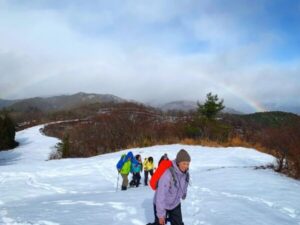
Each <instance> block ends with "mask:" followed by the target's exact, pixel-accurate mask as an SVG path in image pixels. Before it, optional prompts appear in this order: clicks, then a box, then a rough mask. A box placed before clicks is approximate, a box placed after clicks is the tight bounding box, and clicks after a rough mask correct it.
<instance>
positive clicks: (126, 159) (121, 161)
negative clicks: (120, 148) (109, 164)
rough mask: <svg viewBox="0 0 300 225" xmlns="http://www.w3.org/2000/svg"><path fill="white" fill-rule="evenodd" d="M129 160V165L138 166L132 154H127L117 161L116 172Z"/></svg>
mask: <svg viewBox="0 0 300 225" xmlns="http://www.w3.org/2000/svg"><path fill="white" fill-rule="evenodd" d="M129 158H131V163H133V164H135V165H136V164H138V163H139V162H138V161H137V160H136V158H135V157H134V156H133V154H132V152H128V153H127V155H126V154H123V155H122V156H121V158H120V160H119V161H118V163H117V165H116V167H117V170H121V169H122V167H123V165H124V163H125V162H127V161H128V159H129Z"/></svg>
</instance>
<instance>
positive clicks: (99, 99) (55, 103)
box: [3, 92, 126, 112]
mask: <svg viewBox="0 0 300 225" xmlns="http://www.w3.org/2000/svg"><path fill="white" fill-rule="evenodd" d="M107 102H114V103H120V102H126V100H124V99H122V98H119V97H117V96H114V95H109V94H87V93H83V92H80V93H77V94H74V95H60V96H55V97H48V98H41V97H36V98H29V99H23V100H18V101H16V102H14V103H12V104H11V103H10V102H5V100H4V101H3V105H5V104H6V107H8V108H9V109H13V110H15V111H20V112H24V111H28V110H29V109H36V110H39V111H57V110H64V109H71V108H75V107H78V106H82V105H87V104H92V103H107Z"/></svg>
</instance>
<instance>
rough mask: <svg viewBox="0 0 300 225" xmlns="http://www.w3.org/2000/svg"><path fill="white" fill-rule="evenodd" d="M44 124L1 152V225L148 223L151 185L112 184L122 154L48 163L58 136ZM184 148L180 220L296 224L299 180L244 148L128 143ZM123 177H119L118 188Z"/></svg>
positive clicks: (188, 224) (156, 152) (188, 223)
mask: <svg viewBox="0 0 300 225" xmlns="http://www.w3.org/2000/svg"><path fill="white" fill-rule="evenodd" d="M40 128H41V126H37V127H33V128H30V129H27V130H24V131H21V132H18V133H17V141H19V142H20V143H21V145H20V146H19V147H18V148H16V149H15V150H12V151H7V152H0V224H1V225H32V224H34V225H58V224H61V225H62V224H63V225H73V224H74V225H75V224H76V225H77V224H78V225H83V224H84V225H94V224H95V225H96V224H97V225H120V224H124V225H131V224H133V225H144V224H146V223H147V222H152V221H153V211H152V198H153V194H154V192H153V191H152V190H151V189H150V188H149V187H148V186H141V187H139V188H130V189H128V190H127V191H119V190H116V187H117V179H118V175H117V171H116V169H115V164H116V162H117V161H118V160H119V158H120V156H121V154H122V153H123V152H127V151H128V150H126V151H121V152H118V153H111V154H106V155H101V156H97V157H92V158H88V159H64V160H52V161H46V160H47V158H48V156H49V153H50V152H51V151H52V149H53V147H54V145H55V144H56V143H57V142H58V141H59V140H58V139H55V138H50V137H46V136H44V135H42V134H41V133H40V132H39V129H40ZM181 148H185V149H186V150H188V151H189V153H190V154H191V156H192V163H191V168H190V173H191V185H190V187H189V191H188V196H187V199H186V200H185V201H183V203H182V211H183V218H184V222H185V225H200V224H206V225H252V224H253V225H264V224H269V225H286V224H291V225H292V224H293V225H300V203H299V202H300V182H299V181H296V180H293V179H290V178H288V177H285V176H283V175H280V174H277V173H275V172H273V171H272V170H255V169H254V167H255V166H260V165H266V164H269V163H273V162H274V158H273V157H272V156H270V155H266V154H262V153H260V152H257V151H255V150H253V149H245V148H207V147H201V146H184V145H166V146H153V147H148V148H137V149H130V150H131V151H133V153H134V154H137V153H139V154H141V155H142V157H143V158H144V157H148V156H153V157H154V159H155V162H157V161H158V159H159V158H160V156H161V155H162V154H163V153H168V155H169V156H170V158H174V157H175V156H176V153H177V151H178V150H180V149H181ZM120 183H121V178H120V179H119V187H120Z"/></svg>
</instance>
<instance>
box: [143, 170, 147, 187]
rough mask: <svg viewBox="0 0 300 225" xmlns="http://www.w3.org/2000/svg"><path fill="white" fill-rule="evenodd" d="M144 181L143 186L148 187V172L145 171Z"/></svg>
mask: <svg viewBox="0 0 300 225" xmlns="http://www.w3.org/2000/svg"><path fill="white" fill-rule="evenodd" d="M144 181H145V185H148V171H146V170H145V172H144Z"/></svg>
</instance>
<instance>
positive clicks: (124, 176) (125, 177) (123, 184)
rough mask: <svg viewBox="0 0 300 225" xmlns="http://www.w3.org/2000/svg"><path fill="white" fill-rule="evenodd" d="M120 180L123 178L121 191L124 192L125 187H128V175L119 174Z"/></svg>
mask: <svg viewBox="0 0 300 225" xmlns="http://www.w3.org/2000/svg"><path fill="white" fill-rule="evenodd" d="M121 175H122V178H123V182H122V190H126V189H127V186H128V174H127V175H126V174H121Z"/></svg>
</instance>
